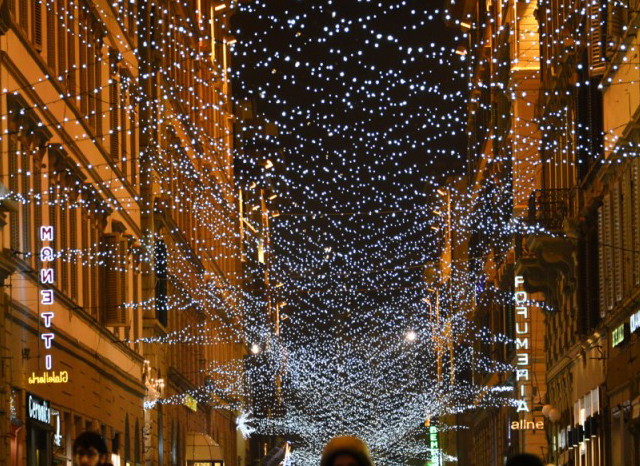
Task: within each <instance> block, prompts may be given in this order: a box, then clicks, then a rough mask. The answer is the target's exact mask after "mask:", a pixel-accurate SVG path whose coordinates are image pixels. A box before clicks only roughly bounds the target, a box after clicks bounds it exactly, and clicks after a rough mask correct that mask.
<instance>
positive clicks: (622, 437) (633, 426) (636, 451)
mask: <svg viewBox="0 0 640 466" xmlns="http://www.w3.org/2000/svg"><path fill="white" fill-rule="evenodd" d="M610 335H611V348H610V357H609V371H608V376H607V387H608V389H609V392H608V396H609V406H610V410H609V416H608V423H609V429H610V430H609V432H610V434H609V435H610V445H611V446H610V457H609V461H610V462H609V464H610V465H611V466H640V360H639V358H640V345H639V344H638V342H639V341H640V311H635V312H632V313H631V315H628V317H627V318H625V319H623V320H622V322H618V324H616V325H614V326H613V328H612V329H611V333H610Z"/></svg>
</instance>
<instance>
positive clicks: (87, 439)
mask: <svg viewBox="0 0 640 466" xmlns="http://www.w3.org/2000/svg"><path fill="white" fill-rule="evenodd" d="M91 448H95V449H96V451H97V452H98V454H99V455H106V454H107V453H108V452H109V450H107V443H106V442H105V441H104V439H103V438H102V435H100V434H99V433H97V432H91V431H87V432H82V433H81V434H80V435H78V437H76V439H75V440H74V441H73V449H72V451H73V454H74V455H75V454H76V452H77V451H78V449H82V450H89V449H91Z"/></svg>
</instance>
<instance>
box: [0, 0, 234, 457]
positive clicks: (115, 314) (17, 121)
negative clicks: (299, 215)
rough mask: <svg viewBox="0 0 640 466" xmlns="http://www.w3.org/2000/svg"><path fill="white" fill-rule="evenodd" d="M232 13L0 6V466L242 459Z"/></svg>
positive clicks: (133, 6) (203, 8)
mask: <svg viewBox="0 0 640 466" xmlns="http://www.w3.org/2000/svg"><path fill="white" fill-rule="evenodd" d="M230 13H232V9H231V4H230V3H229V2H228V1H210V0H193V1H192V0H189V1H184V2H168V1H158V2H146V1H145V2H140V1H122V2H102V1H71V0H50V1H39V0H35V1H27V0H6V1H2V2H0V32H1V34H2V35H1V36H0V50H1V58H0V82H1V86H0V87H1V88H2V93H1V100H0V113H2V119H1V121H0V129H1V134H2V138H1V140H0V154H1V155H0V175H1V176H2V179H1V180H0V181H1V183H2V185H1V186H0V191H1V192H2V199H3V200H2V209H0V210H1V211H2V214H1V215H2V222H1V225H2V226H1V227H0V242H1V244H2V253H1V255H0V269H1V270H2V274H1V276H2V281H3V287H2V292H1V298H0V299H1V301H2V312H1V313H0V316H1V317H0V351H1V353H2V354H1V363H0V381H1V382H2V389H1V390H0V411H1V412H3V413H5V414H4V415H3V416H1V417H0V442H2V443H1V445H0V464H3V465H7V466H8V465H25V464H27V465H29V466H32V465H33V466H36V465H45V464H47V465H48V464H52V462H53V463H55V464H61V463H65V464H68V465H70V464H71V461H72V458H71V444H72V442H73V439H74V438H75V437H76V435H77V434H78V433H79V432H81V431H84V430H87V429H91V430H97V431H99V432H101V433H102V434H103V435H104V437H105V438H106V439H107V441H108V446H109V448H110V450H111V451H112V458H111V460H112V462H113V463H114V465H115V466H118V465H127V464H143V463H146V464H162V465H165V464H166V465H178V464H186V463H187V462H188V461H191V460H194V461H195V460H207V461H211V462H214V463H212V464H217V463H215V462H219V463H220V464H222V462H224V463H225V464H227V465H233V466H235V465H239V464H240V463H241V462H242V463H244V456H245V453H244V445H243V443H242V442H241V441H239V440H238V438H237V434H236V427H235V412H234V411H233V409H235V407H236V406H237V405H238V400H237V399H233V398H230V397H229V396H228V394H227V393H225V392H224V391H220V392H217V391H215V390H213V388H211V389H210V387H214V386H218V385H219V384H218V385H216V384H215V383H214V382H213V381H211V380H210V379H209V378H207V374H206V370H205V371H203V369H206V367H207V366H208V365H209V364H215V363H216V362H218V363H219V362H225V361H231V360H235V359H241V355H242V351H243V350H242V346H241V345H240V344H239V343H236V341H237V338H235V337H234V336H233V335H234V332H235V333H237V329H238V326H239V321H238V320H237V318H236V317H237V316H238V312H237V311H236V309H237V307H238V302H237V300H238V296H239V295H238V293H237V292H236V290H237V289H238V288H239V287H240V281H239V270H240V263H239V258H240V254H239V251H240V248H239V244H238V235H237V232H238V225H239V217H238V207H237V201H236V199H237V197H236V195H235V192H234V178H233V176H234V174H233V159H232V144H233V131H232V123H233V119H232V117H231V115H232V111H231V108H230V98H229V96H230V82H229V80H228V76H227V68H228V66H229V65H230V51H229V43H230V42H231V41H232V40H233V38H231V37H230V36H229V35H228V33H227V30H228V21H229V17H230ZM234 316H235V317H234ZM189 328H197V329H198V334H197V338H196V344H193V343H189V340H188V339H187V338H186V335H187V333H185V332H188V330H187V329H189ZM193 341H194V340H193V339H191V342H193ZM7 413H9V415H6V414H7ZM51 432H53V435H51ZM202 446H204V447H206V449H207V450H208V452H209V453H208V456H207V457H202V456H201V455H202V453H201V452H202V448H200V447H202Z"/></svg>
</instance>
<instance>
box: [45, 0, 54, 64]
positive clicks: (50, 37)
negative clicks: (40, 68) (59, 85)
mask: <svg viewBox="0 0 640 466" xmlns="http://www.w3.org/2000/svg"><path fill="white" fill-rule="evenodd" d="M47 65H49V68H51V69H52V70H55V68H56V4H55V1H54V0H49V1H48V2H47Z"/></svg>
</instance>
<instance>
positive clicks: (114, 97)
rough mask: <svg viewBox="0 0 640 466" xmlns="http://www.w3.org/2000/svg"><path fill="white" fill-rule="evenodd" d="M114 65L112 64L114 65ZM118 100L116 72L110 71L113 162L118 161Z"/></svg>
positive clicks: (110, 139)
mask: <svg viewBox="0 0 640 466" xmlns="http://www.w3.org/2000/svg"><path fill="white" fill-rule="evenodd" d="M115 66H116V65H112V67H115ZM119 102H120V93H119V90H118V80H117V79H116V74H115V73H113V72H112V74H111V82H110V84H109V153H110V155H111V158H112V159H113V160H114V162H116V163H117V162H118V154H119V149H120V147H119V135H120V130H119V129H118V120H119V118H118V116H119V115H118V114H119V112H120V109H119V105H118V104H119Z"/></svg>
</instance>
